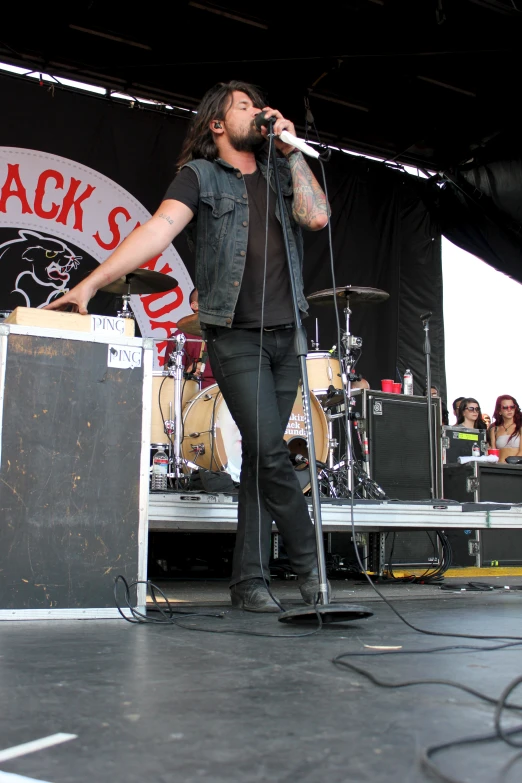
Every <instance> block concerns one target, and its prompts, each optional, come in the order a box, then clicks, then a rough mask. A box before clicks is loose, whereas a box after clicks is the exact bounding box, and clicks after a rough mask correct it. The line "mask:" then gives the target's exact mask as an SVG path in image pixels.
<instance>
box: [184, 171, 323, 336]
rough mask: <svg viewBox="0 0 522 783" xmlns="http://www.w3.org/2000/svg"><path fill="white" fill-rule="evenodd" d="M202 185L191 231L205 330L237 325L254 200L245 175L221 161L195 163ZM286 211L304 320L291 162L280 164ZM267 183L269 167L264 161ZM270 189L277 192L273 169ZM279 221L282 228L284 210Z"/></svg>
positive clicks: (300, 247) (305, 305)
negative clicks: (235, 322) (249, 208)
mask: <svg viewBox="0 0 522 783" xmlns="http://www.w3.org/2000/svg"><path fill="white" fill-rule="evenodd" d="M185 165H186V166H188V167H189V168H191V169H192V170H193V171H195V173H196V176H197V178H198V182H199V207H198V214H197V218H196V220H195V221H192V223H190V224H189V226H188V228H187V237H188V241H189V244H190V245H191V246H192V247H193V248H195V254H196V288H197V289H198V302H199V318H200V321H201V322H202V323H204V324H209V325H212V326H228V327H230V326H231V324H232V320H233V318H234V312H235V309H236V304H237V298H238V296H239V290H240V287H241V281H242V279H243V272H244V269H245V260H246V253H247V243H248V222H249V214H248V194H247V189H246V184H245V181H244V179H243V175H242V173H241V172H240V171H239V170H238V169H236V168H234V167H233V166H231V165H230V164H229V163H226V162H225V161H224V160H221V158H218V159H217V160H215V161H209V160H203V159H200V160H193V161H190V162H189V163H186V164H185ZM278 165H279V170H280V173H281V190H282V194H283V200H284V205H285V216H284V219H285V221H286V225H287V227H288V242H289V246H290V259H291V263H292V269H293V271H294V278H295V281H296V290H297V302H298V305H299V309H300V310H301V311H302V313H303V314H305V313H306V311H307V310H308V303H307V301H306V299H305V296H304V293H303V272H302V267H303V237H302V234H301V228H300V226H298V224H297V223H296V222H295V220H294V219H293V217H292V202H293V196H292V194H293V191H292V179H291V175H290V167H289V165H288V162H287V161H286V160H285V159H283V158H281V159H278ZM258 166H259V169H260V171H261V173H262V174H263V176H264V178H265V180H266V175H267V165H266V162H263V161H260V160H258ZM270 187H271V188H272V190H274V192H275V183H274V179H273V169H271V170H270ZM276 217H277V219H278V220H279V221H280V222H281V214H280V210H279V204H278V203H277V202H276Z"/></svg>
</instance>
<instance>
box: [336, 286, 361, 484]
mask: <svg viewBox="0 0 522 783" xmlns="http://www.w3.org/2000/svg"><path fill="white" fill-rule="evenodd" d="M351 314H352V311H351V310H350V298H349V297H348V296H347V297H346V306H345V308H344V316H345V320H346V329H345V331H344V332H343V334H342V335H341V344H342V346H343V348H344V352H343V356H342V357H340V358H341V374H342V379H343V387H344V389H345V392H346V393H345V417H346V441H347V449H346V469H347V471H348V475H347V487H348V491H349V493H350V495H351V494H352V493H353V489H354V488H353V438H352V427H351V421H352V420H353V416H352V410H351V408H352V405H353V400H352V389H351V384H352V378H353V377H354V375H355V373H354V372H353V351H354V349H357V348H358V349H361V348H362V339H361V338H360V337H355V336H354V335H352V334H350V316H351Z"/></svg>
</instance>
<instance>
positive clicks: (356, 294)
mask: <svg viewBox="0 0 522 783" xmlns="http://www.w3.org/2000/svg"><path fill="white" fill-rule="evenodd" d="M389 297H390V295H389V294H388V293H387V292H386V291H381V290H380V289H379V288H361V287H360V286H356V285H344V286H338V287H337V288H336V289H335V291H334V289H333V288H327V289H325V290H324V291H315V292H314V293H313V294H310V296H307V297H306V299H307V301H308V302H310V304H318V305H333V303H334V299H335V302H336V304H337V305H338V306H339V307H343V306H344V305H345V304H346V303H347V302H349V303H350V305H355V304H378V303H379V302H385V301H386V300H387V299H389Z"/></svg>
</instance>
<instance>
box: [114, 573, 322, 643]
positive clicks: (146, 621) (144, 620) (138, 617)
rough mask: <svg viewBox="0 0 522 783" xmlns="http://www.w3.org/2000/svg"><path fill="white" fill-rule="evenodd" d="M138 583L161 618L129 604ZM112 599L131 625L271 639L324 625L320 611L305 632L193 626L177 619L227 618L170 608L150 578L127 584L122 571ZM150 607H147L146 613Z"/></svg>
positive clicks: (300, 635)
mask: <svg viewBox="0 0 522 783" xmlns="http://www.w3.org/2000/svg"><path fill="white" fill-rule="evenodd" d="M120 583H121V585H123V591H124V592H123V596H124V602H125V605H126V606H127V609H128V610H129V615H130V616H127V615H126V614H125V613H124V612H123V610H122V608H121V605H120V602H119V599H118V585H119V584H120ZM138 585H146V586H147V589H148V590H149V592H150V596H151V599H152V602H153V604H154V609H153V610H152V611H156V612H158V613H159V614H160V618H155V617H151V616H150V615H149V614H143V612H140V611H139V609H136V607H135V606H132V602H131V599H130V593H131V590H132V589H133V588H137V587H138ZM113 592H114V602H115V604H116V608H117V610H118V612H119V613H120V615H121V616H122V617H123V619H124V620H126V621H127V622H128V623H133V624H140V625H177V626H179V627H180V628H185V629H186V630H187V631H200V632H203V633H218V634H232V635H240V636H264V637H268V638H271V639H299V638H303V637H306V636H314V635H315V634H316V633H318V632H319V631H320V630H321V629H322V627H323V620H322V617H321V615H320V613H319V612H317V628H314V629H313V630H312V631H306V632H304V633H295V634H288V633H286V634H285V633H279V634H275V633H264V632H262V631H246V630H243V629H240V628H203V627H201V626H194V625H186V624H184V623H182V622H181V621H180V618H185V619H189V618H191V619H193V620H196V619H199V618H200V617H207V618H214V619H219V620H222V619H224V618H225V617H226V613H225V612H217V613H216V612H186V611H183V610H179V609H176V610H175V609H173V608H172V605H171V603H170V601H169V599H168V598H167V596H166V595H165V593H164V592H163V590H162V589H161V588H160V587H158V586H157V585H155V584H154V583H153V582H151V581H150V580H148V579H147V580H142V579H141V580H140V579H138V580H136V581H135V582H131V583H130V584H129V583H128V582H127V580H126V579H125V577H124V576H123V575H122V574H119V575H118V576H117V577H115V579H114V588H113ZM156 594H159V595H160V596H161V597H162V598H163V600H164V602H165V606H166V609H164V608H163V607H162V606H161V604H159V603H158V600H157V595H156ZM150 611H151V609H149V612H150Z"/></svg>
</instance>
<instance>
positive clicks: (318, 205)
mask: <svg viewBox="0 0 522 783" xmlns="http://www.w3.org/2000/svg"><path fill="white" fill-rule="evenodd" d="M263 114H264V115H265V117H266V118H267V119H268V118H270V117H273V118H274V126H273V127H274V135H275V137H276V141H275V145H276V147H277V148H278V149H279V150H280V151H281V152H282V153H283V155H285V156H286V157H287V159H288V162H289V163H290V171H291V172H292V184H293V188H294V205H293V215H294V220H295V221H296V223H299V225H300V226H301V227H302V228H307V229H308V230H309V231H319V229H321V228H324V227H325V226H326V224H327V223H328V217H329V209H328V205H327V203H326V197H325V195H324V193H323V191H322V189H321V186H320V185H319V183H318V181H317V180H316V178H315V177H314V175H313V173H312V170H311V169H310V167H309V166H308V164H307V163H306V161H305V159H304V157H303V155H302V154H301V153H300V152H299V150H297V149H296V148H295V147H292V145H291V144H285V143H284V142H283V141H281V139H279V138H278V136H279V134H280V133H281V132H282V131H284V130H286V131H288V132H289V133H291V134H293V135H294V136H295V135H296V133H295V128H294V125H293V123H292V122H290V120H287V119H285V117H283V115H282V114H281V112H280V111H278V110H277V109H271V108H270V106H265V107H264V109H263ZM261 133H262V135H263V136H264V137H265V138H266V137H267V135H268V130H267V128H265V127H263V128H261Z"/></svg>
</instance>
